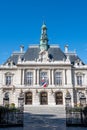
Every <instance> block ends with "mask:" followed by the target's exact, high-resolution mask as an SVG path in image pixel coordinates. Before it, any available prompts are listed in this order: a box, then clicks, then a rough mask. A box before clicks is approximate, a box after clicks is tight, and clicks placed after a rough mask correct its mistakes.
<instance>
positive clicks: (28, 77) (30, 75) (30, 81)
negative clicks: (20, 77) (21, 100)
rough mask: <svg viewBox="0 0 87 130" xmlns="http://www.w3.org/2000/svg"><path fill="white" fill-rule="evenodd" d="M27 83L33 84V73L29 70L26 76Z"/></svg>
mask: <svg viewBox="0 0 87 130" xmlns="http://www.w3.org/2000/svg"><path fill="white" fill-rule="evenodd" d="M25 84H27V85H32V84H33V73H32V72H27V73H26V77H25Z"/></svg>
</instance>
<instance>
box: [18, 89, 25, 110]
mask: <svg viewBox="0 0 87 130" xmlns="http://www.w3.org/2000/svg"><path fill="white" fill-rule="evenodd" d="M18 107H19V109H20V110H21V111H23V110H24V94H23V91H22V90H21V92H20V94H19V98H18Z"/></svg>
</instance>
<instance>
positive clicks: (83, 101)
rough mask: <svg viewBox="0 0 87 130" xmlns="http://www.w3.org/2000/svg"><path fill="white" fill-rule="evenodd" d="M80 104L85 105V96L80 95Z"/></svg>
mask: <svg viewBox="0 0 87 130" xmlns="http://www.w3.org/2000/svg"><path fill="white" fill-rule="evenodd" d="M80 105H81V106H82V107H84V106H86V97H80Z"/></svg>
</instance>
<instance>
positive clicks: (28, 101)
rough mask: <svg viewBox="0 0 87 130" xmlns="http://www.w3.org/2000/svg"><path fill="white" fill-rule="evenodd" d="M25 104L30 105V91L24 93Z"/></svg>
mask: <svg viewBox="0 0 87 130" xmlns="http://www.w3.org/2000/svg"><path fill="white" fill-rule="evenodd" d="M25 104H26V105H32V92H26V93H25Z"/></svg>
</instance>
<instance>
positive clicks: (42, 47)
mask: <svg viewBox="0 0 87 130" xmlns="http://www.w3.org/2000/svg"><path fill="white" fill-rule="evenodd" d="M48 48H49V45H48V37H47V27H46V24H45V23H43V25H42V27H41V37H40V50H41V51H47V50H48Z"/></svg>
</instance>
